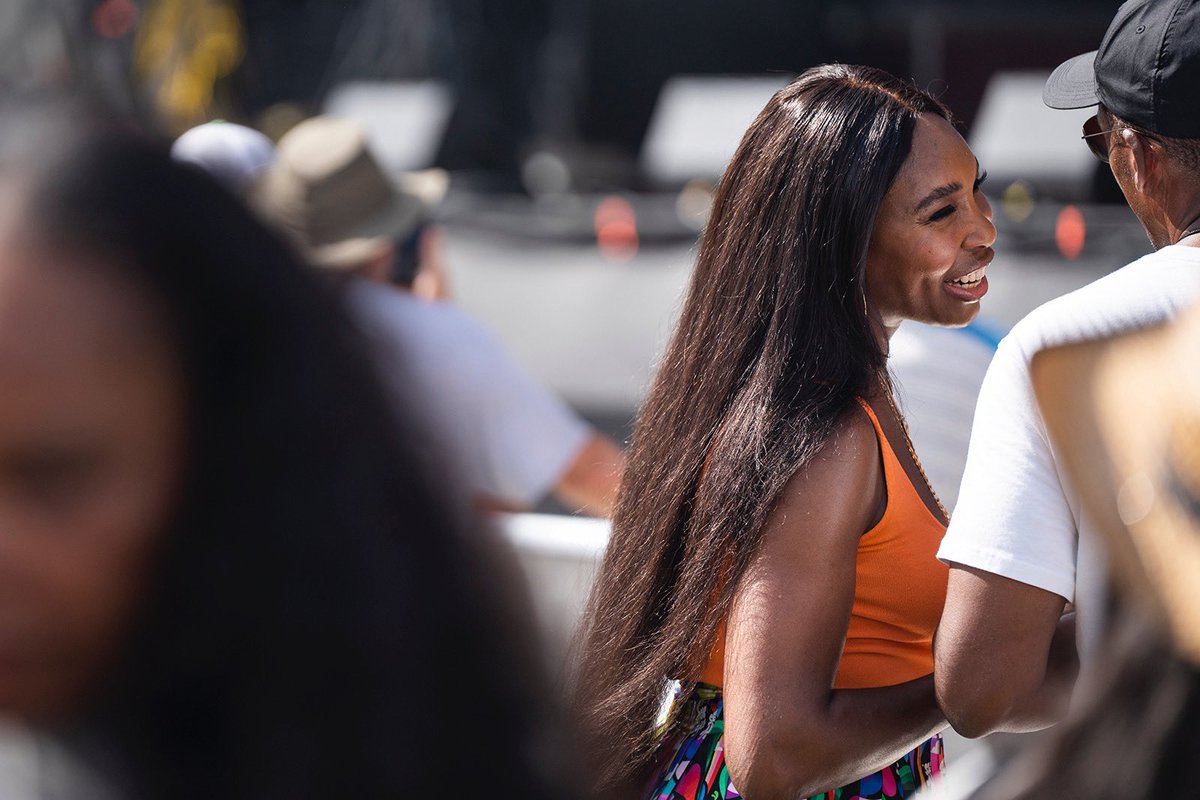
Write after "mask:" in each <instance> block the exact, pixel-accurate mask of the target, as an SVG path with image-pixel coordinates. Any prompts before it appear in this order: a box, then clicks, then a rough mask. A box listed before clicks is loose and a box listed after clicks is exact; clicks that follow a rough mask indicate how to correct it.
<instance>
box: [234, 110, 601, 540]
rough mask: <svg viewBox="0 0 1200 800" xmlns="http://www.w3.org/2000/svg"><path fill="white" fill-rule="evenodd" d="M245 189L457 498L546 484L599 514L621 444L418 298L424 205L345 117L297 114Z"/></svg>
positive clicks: (446, 311)
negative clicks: (368, 348)
mask: <svg viewBox="0 0 1200 800" xmlns="http://www.w3.org/2000/svg"><path fill="white" fill-rule="evenodd" d="M250 199H251V201H252V202H253V203H254V205H256V206H257V207H258V208H259V210H260V211H262V212H263V213H264V214H265V215H266V216H267V217H268V218H269V219H270V220H272V221H273V222H274V223H276V225H277V226H278V227H280V228H281V229H283V230H285V231H286V232H288V233H289V234H291V235H292V236H293V238H294V239H295V240H296V242H297V244H298V245H299V246H300V247H301V249H302V250H303V252H304V253H305V255H306V256H307V257H308V258H309V260H310V261H311V262H312V263H314V264H315V265H316V266H318V267H321V268H323V269H324V270H326V271H327V272H329V273H330V274H333V275H337V276H341V277H342V278H343V280H344V291H345V296H346V301H347V303H348V304H349V307H350V310H351V312H352V316H353V318H354V320H355V322H356V323H357V324H358V325H359V327H360V328H361V329H362V331H363V332H364V333H365V334H366V335H367V336H368V338H369V339H370V340H371V342H372V345H373V348H374V352H373V355H374V356H375V360H376V363H377V365H378V367H379V370H380V372H381V373H382V375H383V378H384V380H385V381H386V382H387V384H388V385H389V388H391V389H392V390H393V392H394V393H396V394H397V395H398V396H400V397H402V398H403V399H404V400H405V405H406V407H407V408H411V409H413V415H414V416H415V417H416V419H417V421H418V422H419V424H420V429H419V430H417V431H414V432H413V434H414V435H415V436H420V437H421V438H422V439H423V440H424V441H423V445H424V448H423V449H425V450H427V451H428V453H427V457H428V458H429V459H430V460H432V461H434V462H436V463H438V464H439V465H440V466H441V467H443V468H444V469H446V470H448V471H449V473H450V474H451V475H453V477H455V478H457V479H458V482H459V483H460V484H461V485H462V486H464V487H465V488H466V489H467V491H468V492H470V494H471V496H470V497H469V498H466V500H467V501H468V502H470V503H473V504H474V505H476V506H478V507H481V508H484V509H489V510H509V511H516V510H523V509H528V508H530V507H533V506H534V505H535V504H537V503H538V502H539V501H540V500H541V499H542V498H543V497H544V496H546V495H548V494H553V495H554V497H555V498H556V499H557V500H559V501H560V503H562V504H563V505H565V506H567V507H569V508H571V509H577V510H579V511H582V512H584V513H588V514H593V515H597V516H607V515H608V514H609V513H610V512H611V510H612V504H613V502H614V500H615V497H616V492H617V486H618V483H619V480H620V473H621V469H622V467H623V461H624V456H623V453H622V451H621V449H620V447H618V446H617V444H616V443H615V442H613V441H612V440H611V439H609V438H608V437H607V436H604V435H603V434H601V433H599V432H597V431H596V430H595V429H593V428H592V427H591V426H590V425H589V424H588V423H587V422H585V421H584V420H582V419H581V418H580V417H579V416H578V415H576V414H575V412H574V411H572V410H571V409H570V408H569V407H568V406H567V405H566V403H564V402H563V401H562V400H561V399H560V398H558V397H557V396H555V395H554V394H552V393H551V392H549V391H548V390H547V389H545V388H544V387H543V386H541V385H540V384H539V383H537V382H536V381H534V380H533V379H532V378H531V377H530V376H529V375H528V374H527V373H526V372H525V371H524V370H523V369H521V368H520V367H519V366H518V365H517V364H516V363H515V362H514V361H513V359H512V358H511V357H510V356H509V355H508V354H507V353H506V352H505V351H504V350H503V348H502V347H501V346H500V344H499V343H498V342H497V341H496V340H495V338H494V337H493V336H492V335H491V334H490V333H489V332H488V331H487V330H486V329H485V328H484V327H483V326H482V325H480V324H479V323H478V322H476V321H475V320H473V319H471V318H470V317H469V316H468V315H467V314H465V313H463V312H462V311H461V310H459V309H458V308H456V307H454V306H452V305H450V304H448V303H444V302H438V301H436V300H431V299H422V297H421V296H420V295H424V296H425V297H428V296H429V293H426V292H422V291H420V289H419V282H420V279H421V277H422V274H423V273H424V272H426V271H428V270H429V267H430V266H436V264H432V265H431V263H430V261H431V259H432V258H433V254H432V253H431V249H432V247H433V246H435V245H436V239H433V238H431V237H430V236H429V235H427V234H429V233H430V231H429V229H428V226H427V225H426V224H425V222H426V221H427V214H428V209H427V207H426V206H425V204H424V202H423V201H422V198H421V197H420V196H419V195H418V194H417V193H416V192H415V191H412V190H411V189H408V188H405V187H401V186H397V185H396V184H395V183H394V182H393V181H392V180H391V179H390V178H389V177H388V176H387V175H385V174H384V172H383V170H382V169H381V168H380V166H379V165H378V163H377V162H376V161H375V159H374V157H373V156H372V154H371V152H370V150H369V148H368V146H367V143H366V137H365V134H364V133H363V132H362V130H361V129H359V128H358V126H356V125H355V124H353V123H351V122H349V121H346V120H340V119H335V118H333V117H314V118H312V119H309V120H306V121H304V122H302V123H300V124H299V125H297V126H296V127H295V128H293V129H292V130H291V131H289V132H288V133H287V134H285V135H284V136H283V138H282V139H280V141H279V145H278V147H277V148H276V155H275V159H274V160H273V161H272V163H271V165H270V166H269V167H267V169H266V170H265V171H264V172H263V173H262V175H261V176H260V178H259V179H258V180H257V181H256V182H255V184H254V186H253V187H252V188H251V190H250ZM434 294H436V292H434Z"/></svg>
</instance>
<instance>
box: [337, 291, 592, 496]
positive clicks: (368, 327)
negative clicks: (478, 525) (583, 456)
mask: <svg viewBox="0 0 1200 800" xmlns="http://www.w3.org/2000/svg"><path fill="white" fill-rule="evenodd" d="M347 298H348V304H349V307H350V310H351V315H352V316H353V317H354V319H355V320H356V321H357V322H358V324H359V325H360V327H361V328H362V329H363V330H364V332H365V333H366V334H367V336H368V337H369V338H370V339H371V340H372V343H373V345H374V347H375V353H374V355H375V358H376V361H377V363H378V364H379V367H380V370H381V371H382V373H383V377H384V380H385V381H386V382H387V384H388V388H389V389H390V390H391V391H392V392H394V393H395V394H396V396H397V397H399V398H400V399H401V401H402V402H403V403H404V404H405V407H406V408H408V409H409V410H411V412H412V414H413V415H414V416H415V418H416V420H417V422H418V424H419V425H421V426H422V429H423V431H418V432H424V433H427V434H428V436H427V439H428V441H427V445H428V446H429V447H431V448H433V449H434V450H435V452H434V453H433V454H432V460H433V461H435V462H437V463H440V464H441V465H443V466H445V467H446V468H448V469H450V470H451V471H452V473H453V474H454V475H455V477H456V478H458V480H459V481H460V482H461V483H462V484H463V485H464V486H465V488H467V489H468V490H469V491H470V492H471V494H472V496H474V497H479V496H480V495H484V496H487V497H491V498H495V499H498V500H503V501H507V502H509V503H513V504H516V505H519V506H531V505H533V504H534V503H536V502H537V501H538V500H539V499H541V498H542V497H543V496H544V495H545V494H546V493H547V492H548V491H549V490H550V489H552V488H553V487H554V485H555V484H556V483H557V482H558V479H559V477H560V476H561V475H562V474H563V472H565V471H566V469H567V467H568V466H570V464H571V461H572V460H573V459H574V457H575V455H576V454H577V453H578V452H579V450H580V448H581V447H582V446H583V445H584V444H585V442H586V441H587V440H588V438H589V437H590V435H591V428H590V426H588V424H587V423H585V422H584V421H583V420H581V419H580V418H579V417H578V416H577V415H576V414H575V413H574V412H573V411H572V410H571V409H570V408H568V407H567V405H566V404H565V403H564V402H563V401H562V400H561V399H559V398H558V397H556V396H555V395H553V394H552V393H550V392H549V391H547V390H546V389H545V388H543V387H542V386H541V385H540V384H538V383H537V382H536V381H534V380H533V379H532V378H531V377H529V375H527V374H526V373H525V372H524V370H522V369H521V368H520V367H518V366H517V364H516V363H514V362H513V360H512V358H511V357H510V356H509V355H508V354H507V353H506V352H504V350H503V349H502V348H501V346H500V345H499V343H498V342H497V341H496V340H495V338H494V337H493V336H492V335H491V334H490V333H489V332H488V331H487V330H486V329H484V328H483V326H482V325H480V324H479V323H478V322H476V321H475V320H473V319H471V318H470V317H469V316H467V315H466V314H464V313H463V312H462V311H460V310H459V309H457V308H455V307H454V306H452V305H449V304H446V303H439V302H429V301H425V300H421V299H419V298H416V297H413V296H412V295H409V294H408V293H406V292H403V291H400V290H398V289H395V288H393V287H390V286H385V285H382V284H376V283H373V282H371V281H368V280H365V279H356V280H354V281H352V282H351V284H350V285H349V286H348V287H347Z"/></svg>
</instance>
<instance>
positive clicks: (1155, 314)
mask: <svg viewBox="0 0 1200 800" xmlns="http://www.w3.org/2000/svg"><path fill="white" fill-rule="evenodd" d="M1198 90H1200V2H1196V0H1130V2H1127V3H1125V4H1124V5H1122V6H1121V7H1120V9H1119V10H1118V11H1117V14H1116V17H1115V18H1114V19H1113V21H1112V24H1111V25H1110V26H1109V29H1108V32H1107V33H1106V34H1105V36H1104V38H1103V40H1102V41H1101V43H1100V47H1099V49H1098V50H1097V51H1095V52H1093V53H1086V54H1084V55H1081V56H1077V57H1076V58H1073V59H1071V60H1069V61H1067V62H1066V63H1064V64H1062V65H1061V66H1060V67H1058V69H1056V70H1055V71H1054V73H1053V74H1052V75H1051V76H1050V78H1049V80H1048V81H1047V82H1046V85H1045V90H1044V99H1045V102H1046V104H1047V105H1049V106H1051V107H1053V108H1084V107H1091V106H1095V107H1096V115H1095V116H1093V117H1091V118H1090V119H1088V121H1087V122H1086V123H1085V124H1084V126H1083V131H1082V140H1083V141H1082V142H1081V145H1086V146H1087V147H1089V148H1090V149H1091V150H1092V152H1093V153H1094V154H1095V155H1096V157H1097V158H1099V159H1100V160H1101V161H1103V162H1105V163H1107V164H1108V165H1109V166H1110V168H1111V170H1112V173H1113V175H1114V177H1115V178H1116V181H1117V184H1118V185H1119V186H1120V187H1121V190H1122V192H1123V193H1124V195H1125V198H1126V199H1127V200H1128V202H1129V206H1130V208H1131V209H1132V210H1133V212H1134V213H1135V214H1136V215H1137V217H1138V219H1139V220H1140V221H1141V223H1142V225H1143V227H1144V228H1145V230H1146V233H1147V235H1148V236H1149V238H1150V241H1151V243H1152V244H1153V246H1154V248H1155V251H1154V252H1153V253H1151V254H1150V255H1147V256H1145V257H1143V258H1140V259H1138V260H1137V261H1135V262H1133V263H1132V264H1129V265H1127V266H1125V267H1123V268H1121V269H1119V270H1117V271H1115V272H1114V273H1112V274H1110V275H1107V276H1105V277H1104V278H1101V279H1100V280H1098V281H1096V282H1094V283H1092V284H1090V285H1088V286H1086V287H1084V288H1082V289H1080V290H1078V291H1076V292H1072V293H1071V294H1068V295H1066V296H1064V297H1060V298H1058V299H1056V300H1052V301H1050V302H1049V303H1046V304H1045V305H1043V306H1041V307H1040V308H1038V309H1036V310H1034V311H1033V312H1032V313H1031V314H1029V315H1028V316H1027V317H1026V318H1025V319H1024V320H1022V321H1021V322H1020V323H1019V324H1018V325H1017V326H1016V327H1015V328H1013V330H1012V332H1011V333H1010V334H1009V335H1008V336H1007V337H1006V338H1005V339H1004V341H1003V342H1002V343H1001V344H1000V347H999V349H998V351H997V353H996V357H995V359H994V360H993V361H992V364H991V367H990V368H989V370H988V374H987V377H986V378H985V379H984V383H983V388H982V390H981V392H980V397H979V402H978V405H977V408H976V413H975V422H974V426H973V431H972V439H971V445H970V454H969V456H968V459H967V466H966V470H965V473H964V476H963V483H962V488H961V490H960V494H959V502H958V505H957V507H956V509H955V514H954V519H953V520H952V521H951V524H950V527H949V530H948V532H947V534H946V537H945V539H944V540H943V542H942V546H941V548H940V550H939V552H938V556H939V558H941V559H942V560H944V561H946V562H948V563H949V565H950V578H949V587H948V592H947V596H946V605H945V609H944V612H943V616H942V621H941V624H940V627H939V630H938V635H937V638H936V640H935V648H934V649H935V676H936V685H937V693H938V700H939V703H940V704H941V706H942V709H943V710H944V711H945V712H946V716H947V719H948V720H949V721H950V722H951V724H952V725H953V726H954V727H955V729H957V730H958V731H959V732H960V733H962V734H964V735H966V736H971V737H974V736H981V735H984V734H987V733H990V732H992V731H997V730H1009V731H1026V730H1031V729H1037V728H1042V727H1045V726H1047V725H1049V724H1051V723H1053V722H1054V721H1056V720H1057V719H1059V718H1060V717H1061V716H1062V714H1063V713H1064V711H1065V708H1066V705H1067V698H1068V697H1069V691H1068V689H1069V687H1070V686H1072V684H1073V682H1074V678H1075V673H1076V671H1077V669H1079V667H1080V664H1081V663H1082V668H1083V669H1084V671H1086V670H1088V669H1089V667H1090V665H1091V664H1092V663H1093V661H1094V660H1095V657H1096V656H1097V655H1098V654H1099V653H1098V648H1099V641H1098V640H1099V632H1100V631H1101V630H1102V629H1103V613H1104V608H1105V587H1106V585H1107V581H1106V569H1105V561H1106V556H1105V553H1104V550H1103V547H1102V546H1101V544H1100V537H1099V534H1098V533H1097V531H1096V526H1095V523H1094V522H1093V521H1092V520H1091V519H1089V518H1088V517H1087V516H1086V515H1085V514H1084V513H1083V505H1082V500H1081V498H1080V494H1079V491H1078V489H1077V488H1076V486H1075V483H1074V479H1073V477H1072V476H1071V475H1070V474H1068V473H1067V471H1066V470H1065V469H1064V465H1063V462H1062V454H1061V452H1060V451H1059V449H1058V448H1057V446H1056V445H1055V444H1054V443H1053V442H1052V440H1051V439H1050V437H1049V436H1048V435H1047V432H1046V421H1045V419H1044V418H1043V416H1042V414H1041V412H1040V410H1039V408H1038V406H1037V403H1036V402H1035V399H1034V394H1033V387H1032V382H1031V380H1030V362H1031V360H1032V359H1033V357H1034V356H1035V355H1036V354H1037V353H1038V352H1039V351H1041V350H1044V349H1046V348H1048V347H1056V346H1061V345H1067V344H1072V343H1076V342H1085V341H1089V340H1094V339H1098V338H1103V337H1108V336H1114V335H1117V334H1121V333H1124V332H1127V331H1134V330H1138V329H1141V328H1145V327H1148V326H1153V325H1156V324H1159V323H1161V322H1163V321H1164V320H1167V319H1170V318H1172V317H1174V316H1175V315H1176V314H1177V313H1178V312H1179V311H1180V310H1181V309H1182V308H1184V307H1185V306H1187V305H1188V303H1189V301H1190V300H1191V299H1192V298H1194V297H1196V296H1197V295H1198V294H1200V104H1197V103H1196V102H1194V98H1195V97H1196V96H1197V91H1198ZM1183 367H1184V365H1182V364H1181V365H1180V368H1183ZM1124 424H1126V425H1128V426H1129V427H1130V429H1131V430H1132V431H1139V430H1141V429H1142V428H1143V426H1144V425H1145V424H1146V423H1145V420H1143V419H1141V418H1139V417H1137V416H1135V415H1129V416H1128V417H1127V418H1126V419H1125V420H1124ZM1072 611H1074V612H1075V613H1070V612H1072Z"/></svg>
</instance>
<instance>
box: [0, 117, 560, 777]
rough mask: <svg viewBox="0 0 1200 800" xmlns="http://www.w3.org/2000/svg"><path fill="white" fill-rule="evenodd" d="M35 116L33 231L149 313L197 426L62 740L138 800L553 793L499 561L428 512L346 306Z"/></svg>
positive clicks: (145, 150)
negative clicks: (120, 622)
mask: <svg viewBox="0 0 1200 800" xmlns="http://www.w3.org/2000/svg"><path fill="white" fill-rule="evenodd" d="M42 116H44V117H46V119H49V120H51V121H52V124H51V125H49V126H48V125H47V123H46V119H43V120H41V121H40V122H34V123H27V124H26V125H25V126H24V127H15V126H14V124H13V123H9V124H8V125H6V126H5V131H4V134H5V135H3V136H0V142H2V144H0V156H2V157H3V161H2V162H0V165H2V166H3V173H2V175H0V185H3V184H7V185H8V186H9V187H13V186H15V187H16V190H17V191H18V192H20V193H21V198H20V205H21V207H22V209H23V212H22V215H21V220H22V235H23V236H26V237H27V236H33V237H35V238H36V239H37V240H39V241H44V242H50V243H53V246H54V247H55V248H56V249H61V250H63V251H70V252H80V253H86V254H90V255H91V256H93V257H92V258H91V259H90V260H87V261H85V262H81V263H87V264H89V265H93V268H94V269H95V270H97V271H110V272H111V275H109V276H107V277H109V278H111V279H112V280H115V281H120V282H124V283H127V284H129V285H131V286H133V287H135V288H136V289H137V290H139V291H140V292H141V293H143V294H144V295H145V296H146V297H147V298H148V299H149V300H150V301H151V302H152V303H153V304H154V305H155V306H156V307H157V308H158V310H159V311H160V313H161V316H162V317H163V318H164V319H165V321H166V325H167V328H168V329H169V332H170V335H171V336H172V337H173V338H174V342H173V343H172V349H173V351H174V352H175V353H176V354H177V356H178V360H179V361H180V362H181V363H180V373H181V374H182V376H183V379H184V381H185V383H186V386H185V387H184V397H185V398H186V406H187V408H186V427H187V430H186V453H185V458H184V474H183V476H182V489H181V492H180V496H179V499H178V502H177V504H176V505H175V507H174V508H173V509H172V514H171V517H172V522H171V523H170V525H169V526H168V529H167V530H165V531H163V532H162V535H161V537H160V541H159V542H158V543H157V551H156V553H155V560H154V563H153V566H152V570H151V572H152V574H151V578H150V583H149V586H148V587H147V589H146V591H145V593H144V595H143V598H142V602H141V603H140V605H139V608H138V611H137V613H136V616H135V619H134V620H133V621H132V623H131V627H130V633H129V634H128V637H127V638H126V639H124V640H123V641H122V645H121V647H120V649H119V656H118V658H117V663H116V664H115V666H114V668H113V669H112V671H111V673H110V674H108V675H106V676H103V680H102V681H101V682H100V688H99V689H97V690H96V692H95V693H94V694H93V695H92V696H91V697H90V698H89V702H88V703H87V704H86V707H83V708H79V709H76V712H77V713H74V714H71V715H70V716H69V718H68V719H66V721H65V722H64V723H63V724H62V725H61V726H60V727H59V728H58V729H57V731H56V733H58V734H60V735H61V736H62V737H63V738H64V739H65V740H66V741H68V742H69V743H70V744H71V745H72V746H73V747H74V748H75V749H76V751H77V752H79V753H82V754H83V755H84V758H85V760H86V761H89V762H90V763H91V764H92V765H93V766H94V767H96V768H97V769H98V770H99V771H100V773H101V774H103V775H104V776H105V777H106V778H107V779H109V780H110V781H112V782H114V783H115V785H116V786H117V788H118V791H119V793H120V794H122V795H126V796H133V797H172V798H187V797H197V798H199V797H204V798H212V797H289V798H305V797H313V798H316V797H410V796H411V797H432V796H489V797H496V796H513V797H516V796H520V797H547V798H548V797H551V796H553V797H562V796H566V795H565V794H564V792H563V791H562V790H561V786H558V785H554V784H555V783H556V781H557V780H558V776H559V774H560V772H558V770H560V769H561V768H562V767H563V764H562V760H561V759H560V757H559V756H560V754H561V752H562V742H563V737H562V736H561V731H560V730H558V728H557V727H556V724H555V722H554V721H553V720H554V719H555V715H554V713H553V711H552V709H551V708H550V705H551V704H550V702H549V699H548V697H547V695H546V689H547V683H546V682H544V681H541V680H540V679H539V678H540V672H539V669H538V667H539V665H538V663H537V662H536V657H535V655H534V653H535V649H534V646H533V644H532V642H530V641H529V640H527V638H526V637H527V635H528V634H527V629H526V628H525V627H523V626H521V625H519V624H515V623H514V620H516V619H517V614H516V613H514V612H515V610H516V608H515V606H516V604H517V598H515V597H514V596H513V593H512V591H511V588H512V586H511V584H510V583H509V582H508V581H507V580H506V578H507V575H506V573H505V568H504V557H503V554H502V553H500V552H492V551H491V550H490V545H489V544H488V543H487V541H486V540H485V538H484V537H481V536H480V535H479V534H478V532H477V531H470V532H468V531H467V530H465V526H464V524H462V521H461V520H458V519H455V518H454V516H453V514H452V513H451V511H450V510H449V508H450V506H449V505H448V504H447V503H444V502H443V501H442V500H441V498H440V496H439V492H438V491H435V488H434V487H435V486H438V485H440V482H439V481H437V480H436V479H435V478H434V477H431V476H430V475H429V474H428V472H427V470H426V469H425V468H424V467H423V466H422V465H421V464H419V463H418V461H417V459H416V457H415V456H414V454H413V452H411V448H410V446H409V445H408V443H407V440H406V437H405V434H404V432H403V428H404V425H403V420H397V419H395V413H394V412H393V410H392V409H391V407H390V405H389V403H388V401H387V400H386V399H385V397H384V395H383V393H382V390H381V388H380V386H379V385H378V382H377V380H376V378H375V375H374V374H373V371H372V369H371V368H370V366H369V361H368V357H367V355H366V354H365V353H364V349H363V346H362V344H361V343H360V341H359V338H358V336H357V334H356V332H355V331H354V330H353V329H352V327H351V325H350V323H349V322H348V321H347V319H346V318H345V315H344V313H343V310H342V308H341V304H340V301H339V300H338V298H337V297H336V296H335V295H334V294H333V293H332V291H330V289H329V287H326V286H325V285H324V284H322V283H321V282H320V279H319V278H318V277H317V276H314V275H311V274H309V273H308V272H307V271H306V270H305V269H303V268H302V267H301V266H300V264H299V262H298V261H297V260H296V258H295V257H294V255H293V254H292V252H291V251H290V250H289V249H288V247H287V246H286V245H285V244H283V243H282V242H281V241H280V240H279V239H278V238H277V237H276V236H275V235H274V234H273V233H271V232H268V231H267V230H266V229H265V228H264V227H263V226H262V225H261V224H260V223H259V222H257V221H256V220H255V219H253V218H252V216H251V215H250V214H249V213H248V212H247V211H246V210H245V209H244V208H243V206H242V205H241V204H240V202H239V201H237V200H236V199H235V198H234V197H233V196H232V195H230V194H229V193H227V192H226V191H225V190H224V189H222V188H220V187H218V186H217V185H216V184H215V183H213V182H212V181H211V180H210V179H209V178H208V177H206V176H204V175H201V174H200V173H199V172H197V171H194V170H192V169H190V168H188V167H185V166H180V165H178V164H174V163H172V162H171V161H170V159H169V158H168V156H167V154H166V150H165V148H162V147H159V146H157V145H156V144H154V143H151V142H149V141H145V140H142V139H140V138H139V137H138V136H137V135H135V134H132V133H129V132H127V131H123V130H122V129H121V128H122V126H121V125H119V124H114V123H112V122H101V123H97V122H95V121H93V120H91V119H90V118H85V117H83V116H81V115H79V114H68V115H66V116H63V115H62V114H61V113H60V112H58V111H54V112H50V113H43V114H42ZM48 129H53V130H54V131H55V133H56V135H55V136H53V137H52V139H53V141H49V142H48V141H47V140H46V133H47V130H48ZM66 130H73V131H76V132H75V133H72V134H71V135H70V136H69V137H67V136H63V135H61V134H62V133H63V131H66ZM79 130H91V131H93V132H91V133H84V134H79V133H78V131H79ZM95 131H99V132H95ZM14 182H15V183H14ZM0 535H3V534H0ZM485 550H486V551H487V552H484V551H485ZM498 558H499V559H500V560H499V562H498V561H497V559H498ZM498 565H499V566H498ZM98 677H99V676H98Z"/></svg>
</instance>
